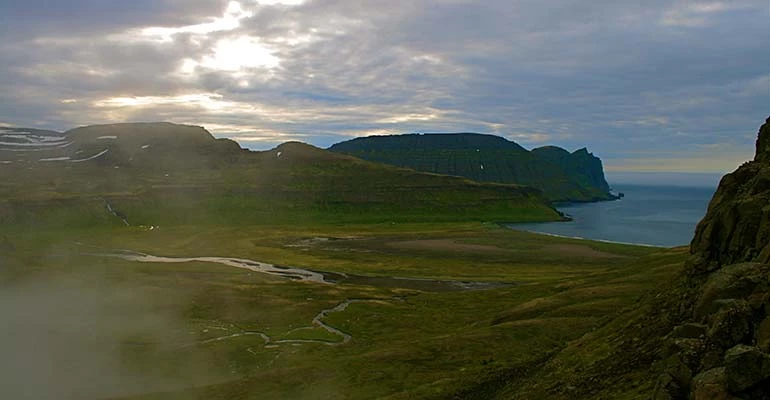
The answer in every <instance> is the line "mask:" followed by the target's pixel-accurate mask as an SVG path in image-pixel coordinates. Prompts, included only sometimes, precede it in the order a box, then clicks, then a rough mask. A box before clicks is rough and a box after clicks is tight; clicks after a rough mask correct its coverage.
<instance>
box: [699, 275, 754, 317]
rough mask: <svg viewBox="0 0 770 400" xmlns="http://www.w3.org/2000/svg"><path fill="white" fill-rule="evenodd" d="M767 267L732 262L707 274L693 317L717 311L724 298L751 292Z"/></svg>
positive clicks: (743, 295) (732, 297)
mask: <svg viewBox="0 0 770 400" xmlns="http://www.w3.org/2000/svg"><path fill="white" fill-rule="evenodd" d="M766 271H767V267H766V266H764V265H762V264H759V263H742V264H733V265H730V266H726V267H723V268H722V269H720V270H719V271H716V272H714V273H713V274H711V276H709V279H708V281H706V283H705V284H704V285H703V289H701V294H700V296H698V300H697V301H696V303H695V309H694V317H695V319H696V320H699V321H701V320H703V319H704V318H706V317H707V316H709V315H711V314H713V313H715V312H717V311H719V309H720V308H722V307H723V306H724V305H725V304H726V303H725V302H719V300H724V299H740V298H744V297H747V296H749V295H751V294H752V293H753V291H754V290H755V289H756V287H757V286H758V285H759V284H761V283H762V282H763V279H764V277H765V276H766V275H767V272H766Z"/></svg>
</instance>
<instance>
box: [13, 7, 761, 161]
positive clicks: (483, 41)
mask: <svg viewBox="0 0 770 400" xmlns="http://www.w3.org/2000/svg"><path fill="white" fill-rule="evenodd" d="M769 17H770V2H768V1H767V0H730V1H700V0H692V1H682V0H646V1H644V2H640V1H637V0H634V1H627V0H592V1H587V0H581V1H578V0H550V1H542V0H476V1H470V0H387V1H386V0H259V1H255V0H241V1H229V0H224V1H220V0H132V1H124V0H68V1H61V0H25V1H20V2H19V1H10V0H0V37H2V41H0V54H2V57H0V124H2V125H11V126H23V127H35V128H48V129H54V130H59V131H64V130H67V129H71V128H74V127H77V126H81V125H91V124H102V123H116V122H136V121H171V122H176V123H186V124H193V125H202V126H204V127H205V128H207V129H208V130H209V131H210V132H212V133H213V134H214V135H215V136H217V137H229V138H232V139H234V140H237V141H238V142H239V143H240V144H241V145H242V146H243V147H246V148H251V149H255V150H260V149H269V148H272V147H274V146H276V145H278V144H280V143H282V142H285V141H289V140H299V141H303V142H306V143H311V144H314V145H316V146H319V147H328V146H329V145H331V144H333V143H336V142H339V141H342V140H347V139H350V138H352V137H356V136H367V135H375V134H377V135H381V134H398V133H407V132H479V133H490V134H496V135H500V136H503V137H506V138H508V139H510V140H513V141H516V142H518V143H519V144H521V145H523V146H525V147H527V148H534V147H539V146H542V145H546V144H553V145H558V146H562V147H564V148H566V149H568V150H575V149H578V148H581V147H588V149H589V150H590V151H591V152H593V153H594V154H595V155H597V156H599V157H600V158H602V160H603V161H604V165H605V169H606V170H607V172H608V175H609V176H611V175H612V174H616V175H617V176H621V175H623V176H630V175H633V174H635V173H640V172H648V173H653V172H654V173H662V172H678V173H685V174H688V173H689V174H692V173H709V174H712V175H713V174H719V173H724V172H727V171H730V170H733V169H735V167H737V165H739V164H740V163H742V162H743V161H746V160H748V159H750V158H752V156H753V152H754V140H755V138H756V132H757V130H758V127H759V126H760V125H761V124H762V123H763V122H764V120H765V118H767V116H768V115H769V114H770V24H768V18H769ZM710 176H711V175H710Z"/></svg>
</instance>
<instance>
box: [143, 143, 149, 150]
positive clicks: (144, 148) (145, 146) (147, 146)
mask: <svg viewBox="0 0 770 400" xmlns="http://www.w3.org/2000/svg"><path fill="white" fill-rule="evenodd" d="M149 148H150V145H149V144H146V145H144V146H142V149H143V150H147V149H149Z"/></svg>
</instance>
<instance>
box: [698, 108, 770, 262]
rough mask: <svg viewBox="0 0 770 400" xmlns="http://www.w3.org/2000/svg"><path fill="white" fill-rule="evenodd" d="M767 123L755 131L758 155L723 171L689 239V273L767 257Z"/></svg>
mask: <svg viewBox="0 0 770 400" xmlns="http://www.w3.org/2000/svg"><path fill="white" fill-rule="evenodd" d="M769 136H770V122H766V123H765V124H764V125H763V126H762V127H761V128H760V130H759V135H758V139H757V154H756V156H755V157H754V161H751V162H748V163H746V164H744V165H742V166H741V167H740V168H738V169H737V170H736V171H735V172H733V173H731V174H728V175H725V177H724V178H722V181H721V182H720V183H719V188H718V189H717V192H716V193H715V194H714V198H713V199H712V200H711V203H710V204H709V209H708V212H707V213H706V216H705V217H704V218H703V220H702V221H701V222H700V223H699V224H698V227H697V228H696V231H695V237H694V238H693V240H692V243H691V244H690V253H691V254H692V255H693V257H692V259H691V262H690V263H688V269H689V274H690V275H691V276H702V275H704V274H706V273H709V272H711V271H714V270H716V269H718V268H719V267H721V266H723V265H729V264H734V263H740V262H746V261H756V262H761V263H767V262H770V207H769V206H770V150H768V149H770V144H769V143H770V138H769Z"/></svg>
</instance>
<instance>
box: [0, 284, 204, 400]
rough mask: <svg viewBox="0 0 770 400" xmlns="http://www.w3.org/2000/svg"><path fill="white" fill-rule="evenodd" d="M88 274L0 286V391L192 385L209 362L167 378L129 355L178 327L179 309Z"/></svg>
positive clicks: (92, 393) (45, 393)
mask: <svg viewBox="0 0 770 400" xmlns="http://www.w3.org/2000/svg"><path fill="white" fill-rule="evenodd" d="M87 281H88V283H84V282H83V281H82V280H81V281H75V280H73V279H67V278H61V279H56V280H51V279H47V280H46V281H44V282H41V281H36V282H34V283H21V284H19V283H17V284H14V285H13V286H8V285H4V286H0V316H2V319H3V324H2V329H0V351H2V357H0V398H2V399H20V400H21V399H35V400H40V399H93V398H105V397H115V396H126V395H132V394H140V393H147V392H157V391H164V390H172V389H174V388H179V387H180V386H190V385H191V384H192V382H193V381H192V377H194V376H195V374H196V373H199V372H200V371H201V370H202V368H203V367H204V364H205V363H203V362H201V363H193V364H198V365H197V366H196V365H188V366H187V367H185V368H184V369H185V370H187V371H179V373H178V374H175V375H176V376H175V377H174V378H168V377H161V376H162V375H160V374H158V373H157V371H144V370H141V369H140V368H139V367H138V365H140V363H137V362H132V357H133V358H134V359H135V358H136V357H137V354H142V352H137V351H136V348H133V349H131V348H130V347H131V346H145V347H147V348H148V349H149V350H151V351H148V352H146V353H147V354H148V356H149V354H151V353H152V351H155V350H157V349H158V347H159V346H160V347H162V345H160V343H163V342H164V341H165V342H166V343H168V342H167V340H168V339H169V336H170V335H174V334H176V333H178V332H179V331H180V330H179V328H178V326H175V324H174V317H173V316H172V315H164V313H163V312H162V311H160V310H158V309H153V308H152V307H151V306H150V303H149V301H144V300H142V297H143V296H141V295H139V293H138V292H136V291H135V290H133V289H132V288H130V287H128V286H124V287H114V286H112V287H111V286H110V285H107V284H104V282H98V280H94V279H91V278H89V279H88V280H87ZM134 361H135V360H134ZM142 364H147V363H146V362H144V363H142ZM185 375H186V376H188V377H191V378H189V379H184V378H183V377H184V376H185ZM202 376H205V375H202ZM198 378H200V376H199V377H198ZM204 379H205V378H204ZM185 381H188V382H186V384H185Z"/></svg>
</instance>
